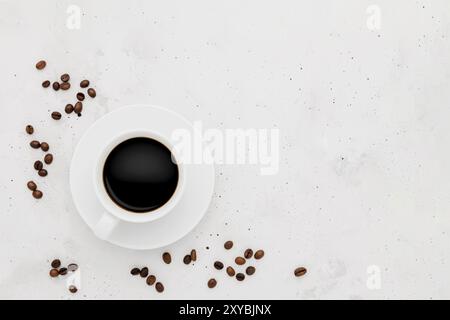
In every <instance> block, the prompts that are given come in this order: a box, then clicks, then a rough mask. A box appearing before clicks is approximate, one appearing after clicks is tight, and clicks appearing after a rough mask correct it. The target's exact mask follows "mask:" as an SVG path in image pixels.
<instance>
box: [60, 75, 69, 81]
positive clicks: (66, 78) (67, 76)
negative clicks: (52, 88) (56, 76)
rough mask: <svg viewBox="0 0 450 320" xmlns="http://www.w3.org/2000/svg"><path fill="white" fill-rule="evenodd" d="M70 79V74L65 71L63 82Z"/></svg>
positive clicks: (62, 77)
mask: <svg viewBox="0 0 450 320" xmlns="http://www.w3.org/2000/svg"><path fill="white" fill-rule="evenodd" d="M69 80H70V76H69V75H68V74H67V73H64V74H63V75H62V76H61V81H62V82H67V81H69Z"/></svg>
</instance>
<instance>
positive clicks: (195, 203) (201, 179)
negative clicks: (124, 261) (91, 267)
mask: <svg viewBox="0 0 450 320" xmlns="http://www.w3.org/2000/svg"><path fill="white" fill-rule="evenodd" d="M134 128H144V129H145V128H147V129H150V130H153V131H155V132H158V133H159V134H160V135H161V136H166V137H170V135H171V133H172V131H173V130H174V129H177V128H185V129H188V130H190V131H191V130H192V126H191V124H190V123H189V121H187V120H186V119H184V118H183V117H182V116H180V115H179V114H177V113H175V112H173V111H170V110H167V109H164V108H161V107H156V106H149V105H133V106H128V107H124V108H121V109H118V110H116V111H113V112H111V113H108V114H107V115H105V116H103V117H102V118H101V119H99V120H97V121H96V122H95V123H94V124H93V125H92V126H91V127H90V128H89V129H88V130H87V132H86V133H85V134H84V136H83V137H82V138H81V140H80V142H79V143H78V145H77V147H76V149H75V152H74V155H73V158H72V164H71V167H70V188H71V191H72V197H73V201H74V203H75V206H76V208H77V210H78V212H79V213H80V215H81V217H82V218H83V220H84V221H85V222H86V223H87V225H88V226H89V227H90V228H91V229H92V228H93V226H95V224H96V223H97V222H98V220H99V219H100V217H101V215H102V213H103V212H104V211H105V209H104V208H103V207H102V205H101V204H100V202H99V200H98V199H97V197H96V192H95V190H94V183H93V177H92V174H93V170H94V166H95V163H96V159H95V157H96V155H97V153H98V150H99V147H100V146H102V145H103V144H104V143H105V142H106V141H109V140H110V139H111V137H113V136H114V135H115V134H116V133H117V132H120V131H122V130H127V129H128V130H129V129H134ZM184 169H185V179H186V180H185V189H184V193H183V195H182V198H181V199H180V201H179V202H178V204H177V205H176V207H175V208H174V209H173V210H172V211H171V212H169V213H168V214H167V215H165V216H163V217H161V218H160V219H158V220H155V221H151V222H147V223H130V222H123V221H121V222H120V224H119V226H118V227H117V228H116V229H114V231H113V232H112V234H111V235H110V237H109V238H108V239H107V241H109V242H111V243H113V244H115V245H118V246H121V247H124V248H129V249H141V250H144V249H154V248H159V247H163V246H166V245H169V244H171V243H173V242H175V241H177V240H179V239H181V238H182V237H184V236H185V235H186V234H188V233H189V232H190V231H191V230H192V229H193V228H194V227H195V226H196V225H197V224H198V223H199V222H200V220H201V219H202V217H203V216H204V215H205V213H206V210H207V209H208V206H209V203H210V200H211V197H212V193H213V190H214V167H213V165H211V164H197V165H189V164H187V165H185V167H184Z"/></svg>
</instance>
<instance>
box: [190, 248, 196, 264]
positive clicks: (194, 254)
mask: <svg viewBox="0 0 450 320" xmlns="http://www.w3.org/2000/svg"><path fill="white" fill-rule="evenodd" d="M191 259H192V261H197V251H196V250H195V249H192V250H191Z"/></svg>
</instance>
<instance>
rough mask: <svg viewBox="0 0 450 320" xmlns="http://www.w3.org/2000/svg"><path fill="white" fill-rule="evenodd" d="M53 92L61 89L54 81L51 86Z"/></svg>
mask: <svg viewBox="0 0 450 320" xmlns="http://www.w3.org/2000/svg"><path fill="white" fill-rule="evenodd" d="M52 87H53V90H55V91H58V90H59V88H61V85H60V84H59V82H57V81H55V82H53V84H52Z"/></svg>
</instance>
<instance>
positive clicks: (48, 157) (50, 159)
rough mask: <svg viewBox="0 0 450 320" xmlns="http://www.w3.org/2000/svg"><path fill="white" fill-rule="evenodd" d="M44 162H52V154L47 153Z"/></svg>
mask: <svg viewBox="0 0 450 320" xmlns="http://www.w3.org/2000/svg"><path fill="white" fill-rule="evenodd" d="M44 162H45V164H50V163H52V162H53V155H52V154H51V153H47V154H46V155H45V157H44Z"/></svg>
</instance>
